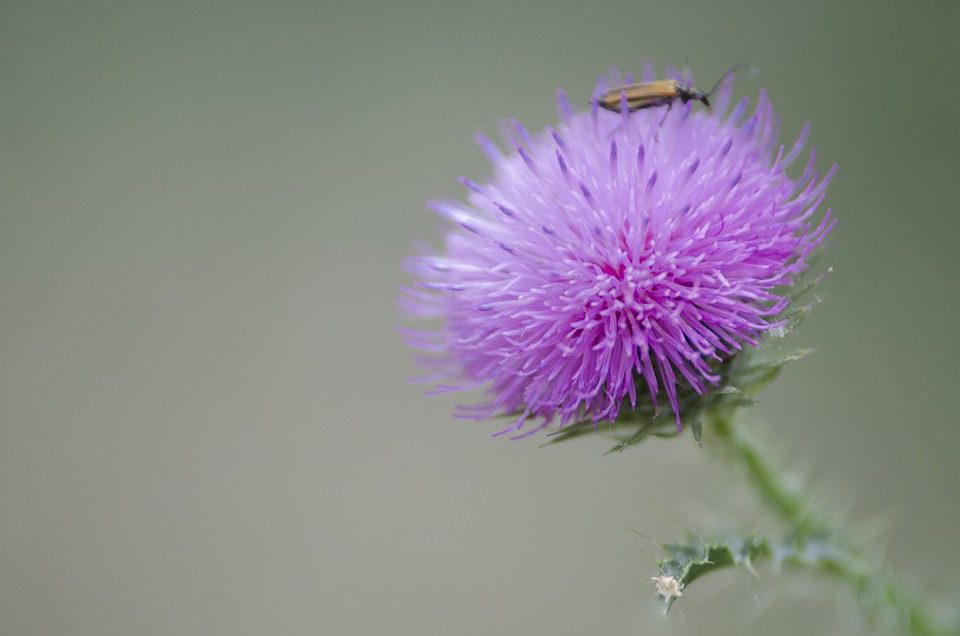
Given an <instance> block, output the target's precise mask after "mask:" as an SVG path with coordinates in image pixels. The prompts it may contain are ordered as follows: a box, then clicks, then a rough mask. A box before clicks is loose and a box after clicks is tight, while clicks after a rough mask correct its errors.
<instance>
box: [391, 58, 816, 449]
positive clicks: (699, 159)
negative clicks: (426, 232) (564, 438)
mask: <svg viewBox="0 0 960 636" xmlns="http://www.w3.org/2000/svg"><path fill="white" fill-rule="evenodd" d="M653 77H654V75H653V73H652V69H648V70H647V71H646V72H645V77H644V79H643V81H651V80H652V79H653ZM673 77H677V75H676V74H673ZM621 79H622V78H620V77H619V74H617V73H615V72H612V73H611V76H610V77H609V78H601V80H600V81H599V83H598V86H597V90H596V91H595V95H602V94H603V93H604V91H605V89H606V88H607V87H609V86H611V85H618V84H620V83H621ZM625 81H626V82H627V83H629V82H631V81H632V80H631V79H630V78H629V77H627V78H625ZM730 94H731V89H730V86H729V82H727V83H724V84H723V85H721V86H720V89H719V90H718V91H717V94H716V96H715V99H714V104H715V110H714V111H713V112H708V111H693V110H692V108H691V107H692V104H690V103H686V104H682V105H680V106H678V107H676V108H674V109H673V110H672V111H671V112H670V113H669V114H668V115H667V116H665V117H664V116H662V115H661V114H660V113H653V112H651V111H652V110H655V109H647V110H641V111H638V112H633V113H630V112H622V113H613V112H608V111H606V110H603V109H602V108H600V107H599V105H598V101H597V98H594V100H593V102H592V105H591V107H590V108H589V109H588V110H587V111H583V112H577V111H575V110H574V109H573V108H572V107H571V105H570V103H569V101H568V100H567V98H566V97H565V95H564V94H563V93H562V92H561V93H559V94H558V100H557V101H558V109H559V113H560V119H561V121H560V123H559V124H558V125H557V126H556V127H547V129H546V130H545V131H544V132H542V133H539V134H531V133H530V132H528V131H527V130H526V129H525V128H524V127H523V126H522V125H521V124H520V123H519V122H516V121H513V122H511V129H512V132H511V135H510V138H509V140H508V142H509V144H510V148H511V150H510V151H509V152H504V151H503V150H501V149H500V148H499V147H498V146H497V145H496V144H494V143H493V142H492V141H490V140H488V139H486V138H485V137H482V136H479V137H478V141H479V144H480V146H481V148H482V149H483V150H484V152H485V153H486V154H487V155H488V156H489V158H490V160H491V162H492V164H493V176H492V178H491V179H490V181H489V182H487V183H482V184H481V183H476V182H474V181H471V180H469V179H463V180H462V181H463V184H464V185H465V186H466V188H467V189H468V191H469V197H468V203H461V202H458V201H453V200H442V201H433V202H431V203H430V204H429V206H430V207H431V208H432V209H433V210H434V211H436V212H437V213H438V214H440V215H441V216H443V217H444V218H446V219H447V220H449V221H450V223H451V224H452V227H451V228H450V230H449V231H448V232H447V235H446V238H445V245H444V247H443V249H442V250H440V251H439V252H437V253H424V254H421V255H419V256H416V257H413V258H411V259H410V260H409V261H408V263H407V265H408V269H409V271H410V272H411V273H412V274H413V275H414V276H415V278H416V282H415V283H414V284H413V285H412V286H409V287H406V288H404V290H403V294H402V297H401V300H402V306H403V307H404V308H405V309H406V310H407V311H408V312H409V313H411V314H412V315H413V316H415V317H417V318H424V319H439V321H440V323H439V326H438V327H437V328H434V329H421V330H414V329H408V330H405V334H406V339H407V341H408V343H409V344H411V345H412V346H414V347H417V348H419V349H422V350H425V351H428V352H432V355H431V356H424V357H423V358H422V363H423V364H424V365H425V366H427V367H428V368H429V370H430V371H431V376H430V379H431V380H433V381H436V382H437V389H436V390H437V391H451V390H461V389H472V388H477V387H486V393H485V398H484V399H483V401H482V402H481V403H480V404H476V405H471V406H465V407H460V409H459V411H458V414H459V415H460V416H463V417H470V418H478V419H479V418H487V417H491V416H495V415H502V414H510V413H515V414H517V415H518V417H517V418H516V419H515V420H513V421H512V422H511V423H510V425H509V426H508V427H507V428H506V429H504V430H502V431H500V432H499V433H498V434H503V433H509V434H511V435H512V436H513V437H523V436H526V435H530V434H532V433H534V432H536V431H538V430H541V429H543V428H545V427H547V426H549V425H551V424H553V423H555V424H557V425H559V426H560V427H562V426H565V425H567V424H570V423H571V422H575V421H583V420H590V421H593V422H595V423H597V422H602V421H613V420H614V419H615V418H616V417H617V415H618V413H620V411H621V409H623V408H625V407H626V406H627V405H629V407H630V408H636V405H637V400H638V394H639V399H645V398H644V397H643V396H644V394H646V396H647V397H646V399H650V400H652V401H653V403H654V404H656V403H657V401H658V399H660V397H661V395H662V394H665V395H666V401H667V403H668V404H669V405H670V408H671V410H672V411H673V413H674V417H675V420H676V424H677V426H678V427H679V426H680V425H681V422H682V413H681V409H680V405H679V403H678V399H677V395H678V386H680V385H682V384H686V385H687V386H689V387H690V388H692V389H693V390H694V391H695V392H697V393H701V394H702V393H705V392H707V391H709V389H710V388H711V387H712V386H715V385H716V384H717V383H718V381H719V375H718V373H717V365H719V364H720V363H722V362H723V361H725V360H729V359H730V358H731V357H733V356H735V355H736V353H737V352H738V351H739V350H740V349H741V348H742V347H743V346H744V345H749V346H757V345H758V344H759V342H760V340H761V338H762V337H763V336H764V334H766V333H768V332H771V331H775V330H778V329H780V328H782V326H783V324H784V322H783V320H781V318H780V316H781V315H782V312H783V310H784V309H785V308H786V307H787V305H788V304H789V300H788V299H787V298H786V296H785V295H784V294H783V292H782V290H783V289H784V288H787V287H789V286H790V285H791V284H792V283H793V282H794V281H795V279H796V277H797V275H798V274H800V273H801V272H802V271H803V270H805V269H806V268H807V266H808V259H809V257H810V255H811V253H812V252H813V251H814V250H815V249H816V248H817V247H818V246H819V245H820V244H821V243H822V242H823V240H824V239H825V237H826V236H827V234H828V233H829V232H830V230H831V229H832V227H833V224H834V222H833V221H832V219H831V215H830V211H829V210H828V211H827V212H826V213H825V214H824V215H822V217H821V218H820V219H819V220H815V217H816V216H817V210H818V208H819V206H820V203H821V201H822V200H823V198H824V192H825V189H826V187H827V184H828V182H829V181H830V179H831V177H832V175H833V173H834V169H835V167H834V169H831V170H830V171H829V173H828V174H827V175H825V176H823V177H822V178H821V177H820V176H819V174H818V173H817V172H816V170H815V158H816V155H815V152H813V151H811V152H810V154H809V161H808V163H807V165H806V168H805V169H804V170H803V171H802V173H801V175H800V176H799V178H791V177H790V176H789V175H788V174H787V168H788V166H790V165H791V163H792V162H793V161H794V160H795V159H796V158H797V157H798V156H799V155H800V153H801V150H802V149H803V146H804V145H805V142H806V138H807V135H808V132H809V126H807V125H805V126H804V127H803V130H802V131H801V133H800V135H799V138H798V139H797V140H796V142H795V143H794V144H793V145H792V147H791V148H790V149H789V150H786V149H785V148H784V147H783V146H779V147H778V145H777V132H778V119H777V117H776V115H775V114H774V111H773V107H772V105H771V104H770V102H769V101H768V99H767V96H766V94H765V93H764V92H763V91H761V92H760V96H759V99H758V100H757V105H756V108H755V109H754V111H753V113H752V114H750V115H749V116H746V117H745V115H746V113H747V107H748V102H749V100H747V99H746V98H744V99H743V100H741V101H740V102H739V103H737V104H736V106H735V107H734V108H733V109H732V111H731V112H729V113H728V112H727V111H728V107H729V103H730Z"/></svg>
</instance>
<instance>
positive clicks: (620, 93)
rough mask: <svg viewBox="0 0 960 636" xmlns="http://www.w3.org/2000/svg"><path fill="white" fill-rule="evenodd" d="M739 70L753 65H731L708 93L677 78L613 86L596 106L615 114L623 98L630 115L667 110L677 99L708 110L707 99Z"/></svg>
mask: <svg viewBox="0 0 960 636" xmlns="http://www.w3.org/2000/svg"><path fill="white" fill-rule="evenodd" d="M742 68H752V65H751V64H750V63H749V62H740V63H739V64H734V65H733V66H731V67H730V69H729V70H727V72H726V73H724V74H723V76H721V78H720V79H719V80H718V81H717V83H716V84H714V85H713V88H711V89H710V90H709V91H702V90H700V89H699V88H694V87H692V86H689V85H686V84H684V83H683V82H682V81H680V80H677V79H661V80H653V81H652V82H639V83H636V84H624V85H623V86H614V87H613V88H610V89H608V90H607V91H606V92H604V93H603V94H602V95H601V96H600V97H598V98H597V105H598V106H600V108H602V109H604V110H609V111H611V112H614V113H619V112H621V110H620V109H621V104H622V100H623V99H625V100H626V103H627V112H630V113H633V112H636V111H638V110H643V109H645V108H656V107H657V106H667V107H668V109H669V108H672V107H673V103H674V102H675V101H677V100H680V101H681V102H682V103H684V104H686V103H687V102H689V101H698V102H700V103H702V104H703V105H704V106H706V107H707V108H710V96H711V95H713V93H714V92H715V91H716V90H717V89H718V88H720V85H721V84H723V83H724V80H725V79H727V78H730V79H731V80H732V79H733V74H734V73H735V72H736V71H738V70H740V69H742Z"/></svg>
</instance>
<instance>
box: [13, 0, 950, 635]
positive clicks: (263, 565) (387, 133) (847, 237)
mask: <svg viewBox="0 0 960 636" xmlns="http://www.w3.org/2000/svg"><path fill="white" fill-rule="evenodd" d="M958 8H960V5H958V4H957V3H951V2H927V3H924V2H920V3H910V4H909V5H908V4H906V3H892V2H881V3H878V2H844V3H837V2H834V1H827V0H815V1H811V2H769V1H760V0H758V1H746V2H734V3H724V5H723V6H721V4H720V3H715V2H707V1H700V2H689V3H646V2H637V1H635V0H629V1H623V2H573V3H570V2H507V1H503V0H486V1H484V2H456V3H454V2H435V3H431V2H409V3H395V2H355V3H343V4H334V3H327V2H303V3H295V2H262V3H255V2H96V3H94V2H89V3H73V2H43V1H37V0H34V1H28V2H26V1H25V2H12V1H9V0H8V1H5V2H3V3H2V4H0V633H3V634H31V635H32V634H97V635H112V634H117V635H120V634H123V635H126V634H230V635H231V636H236V635H238V634H418V635H424V634H444V635H445V634H551V635H554V636H562V635H568V634H570V635H572V634H584V633H589V634H598V635H606V634H633V633H647V634H658V633H662V634H678V635H680V634H702V633H707V632H709V633H711V634H715V635H722V634H738V635H744V634H771V633H776V634H810V633H831V634H861V633H872V632H873V628H871V627H869V626H867V625H864V624H863V623H862V622H861V621H860V619H859V615H858V614H857V612H856V611H850V610H849V609H847V606H848V605H849V602H848V601H849V598H848V597H847V596H846V593H845V591H844V590H842V589H841V588H838V587H836V586H834V585H833V584H832V583H830V582H828V581H824V580H822V579H817V578H811V577H799V579H798V578H797V577H789V576H788V577H777V576H776V575H774V574H773V573H771V572H769V571H761V578H760V579H759V580H756V579H753V578H751V577H749V576H748V575H746V574H745V573H743V572H737V573H731V574H730V575H728V576H717V577H715V578H714V579H712V580H705V581H704V582H703V583H702V584H701V585H698V586H696V587H691V588H690V590H688V593H687V594H685V595H684V597H683V599H682V602H681V603H680V604H678V605H677V608H678V609H680V610H681V612H682V613H675V614H671V615H670V616H668V617H664V616H662V615H661V614H660V611H659V606H658V604H657V603H656V602H655V600H654V594H653V588H652V586H650V585H649V583H648V581H649V577H650V576H651V575H652V574H653V573H654V571H655V569H654V563H653V561H652V559H651V558H650V556H649V553H652V552H655V548H654V547H653V546H651V545H650V544H649V543H648V542H645V541H644V540H643V539H642V538H640V537H639V536H637V535H636V534H633V533H632V532H630V531H629V530H628V526H629V527H633V528H637V529H640V530H642V531H643V532H645V533H647V534H649V535H651V536H653V537H656V538H657V539H663V540H669V539H672V538H677V537H680V536H681V535H682V534H683V533H684V531H685V530H687V529H689V530H692V531H698V530H710V529H712V528H714V527H717V526H718V525H723V524H724V523H728V522H730V521H734V520H741V521H742V522H743V523H744V524H746V525H748V526H749V524H751V523H754V522H760V521H762V514H761V513H760V512H759V511H757V509H756V507H755V505H754V502H753V500H752V499H751V497H750V496H749V494H748V493H746V492H745V491H743V489H742V487H741V486H739V485H738V483H737V478H736V477H735V476H733V475H731V474H730V473H729V471H728V470H727V469H726V468H725V467H724V466H723V465H722V464H720V463H718V462H716V461H715V460H714V459H713V458H712V456H711V454H710V453H709V452H707V451H705V450H703V449H700V448H698V447H697V446H696V444H694V443H693V442H692V441H691V440H690V439H689V438H684V439H681V440H672V441H659V442H654V443H649V444H647V445H643V446H641V447H638V448H635V449H633V450H632V451H630V452H627V453H624V454H621V455H616V456H609V457H603V456H602V454H601V453H602V451H603V450H605V449H606V448H607V446H608V442H607V440H605V439H594V440H587V441H583V442H579V443H572V444H570V445H561V446H557V447H551V448H543V449H541V448H538V444H539V442H538V440H528V441H524V442H514V443H511V442H508V441H504V440H502V439H496V440H494V439H491V438H490V433H492V432H493V431H494V430H496V429H497V427H498V423H464V422H460V421H457V420H454V419H452V418H451V416H450V411H451V408H452V406H453V403H454V402H455V398H449V399H447V398H425V397H423V396H422V395H421V387H417V386H411V385H409V384H407V383H405V381H404V378H405V377H407V376H410V375H412V374H413V373H415V371H416V370H415V368H414V366H413V362H412V354H411V353H410V352H409V351H407V350H406V349H405V348H404V347H403V345H402V344H401V342H400V339H399V337H398V336H397V334H396V333H395V331H394V329H395V325H396V324H397V321H398V318H397V312H396V309H395V300H396V290H397V287H398V285H400V284H401V283H402V282H403V281H404V280H405V278H404V275H403V274H402V272H401V271H400V268H399V264H400V262H401V261H402V259H403V258H404V257H405V256H406V255H407V254H408V253H410V252H411V250H412V245H413V243H414V242H415V241H416V240H418V239H420V238H426V239H430V240H434V241H436V240H437V239H438V238H439V236H440V234H439V230H438V228H439V223H438V221H437V219H436V218H435V217H434V216H433V215H431V214H430V213H428V212H427V211H426V210H425V209H424V208H423V201H424V200H425V199H427V198H429V197H434V196H438V195H450V196H461V195H462V192H461V187H460V186H459V185H458V184H457V181H456V177H457V176H458V175H468V176H470V177H473V178H476V179H483V178H484V177H485V176H486V175H487V174H488V173H487V166H486V163H485V160H484V158H483V156H482V154H481V153H480V152H479V151H478V150H477V149H476V148H475V147H474V145H473V142H472V136H473V133H474V132H475V131H478V130H479V131H484V132H486V133H488V134H495V133H496V129H497V122H498V121H500V120H502V119H504V118H506V117H508V116H513V115H515V116H518V117H519V118H520V119H521V120H523V121H524V122H525V123H526V124H527V125H528V126H529V127H530V128H531V129H539V128H540V127H542V126H543V125H546V124H548V123H551V122H552V121H554V118H555V114H554V106H553V95H554V91H555V89H556V88H557V87H560V86H563V87H565V88H566V89H567V90H568V91H569V93H570V94H571V95H572V96H573V97H574V98H577V99H580V98H582V99H583V100H585V99H586V98H587V96H588V95H589V92H590V89H591V87H592V84H593V80H594V77H595V76H596V75H597V74H599V73H601V72H603V71H605V70H606V68H607V67H608V66H609V65H610V64H618V65H620V66H621V67H622V68H625V69H639V67H640V64H641V62H642V61H643V60H645V59H649V60H652V61H653V62H654V63H656V64H657V65H658V67H660V68H662V67H663V66H664V65H665V64H667V63H675V64H679V65H682V64H684V62H685V61H686V60H689V63H690V66H691V67H692V68H693V70H694V72H695V73H696V75H697V77H698V78H699V79H700V80H701V81H702V83H707V84H709V83H710V82H712V80H713V79H714V78H716V77H718V76H719V75H720V73H721V72H722V71H723V70H724V69H725V68H726V67H727V66H729V65H730V64H732V63H734V62H737V61H740V60H750V61H751V62H753V63H754V64H756V65H757V66H758V67H760V69H761V71H762V73H761V74H760V75H759V76H758V77H756V78H753V79H750V80H747V81H744V82H741V83H740V84H738V86H737V87H736V91H737V93H739V94H750V95H755V94H756V91H757V90H758V88H759V87H761V86H763V87H766V88H767V89H768V90H769V92H770V95H771V98H772V99H773V101H774V104H775V105H776V106H777V108H778V110H779V112H780V114H781V115H782V121H783V127H782V134H783V136H784V138H788V137H789V138H791V139H792V137H793V136H794V135H795V134H796V133H797V131H799V129H800V126H801V125H802V123H803V121H804V120H807V119H809V120H810V121H812V122H813V124H814V128H813V135H812V143H813V144H814V145H815V146H816V147H817V149H818V153H819V156H820V157H821V162H820V167H821V169H826V168H828V167H829V165H830V163H832V162H834V161H836V162H837V163H839V164H840V172H839V175H838V176H837V178H836V179H835V181H834V183H833V185H832V186H831V188H830V192H829V197H828V203H829V205H831V206H832V207H833V208H834V209H835V211H836V215H837V217H838V218H839V220H840V225H839V227H838V229H837V231H836V233H835V236H834V239H833V242H832V245H831V249H830V251H829V253H828V255H827V256H826V258H825V259H824V262H825V263H827V264H830V265H832V266H833V267H834V269H835V271H834V273H833V274H832V275H831V276H830V277H829V278H828V279H827V280H826V282H825V283H824V284H823V286H822V287H821V295H822V296H823V297H824V299H825V302H824V303H823V304H821V305H820V306H819V308H818V309H817V310H816V312H815V313H814V314H813V315H812V316H811V317H810V318H809V319H808V321H807V322H806V323H805V324H804V325H803V328H802V332H801V334H800V335H799V336H797V337H796V338H795V342H796V344H799V345H804V346H817V347H819V351H818V353H817V354H816V355H814V356H813V357H810V358H808V359H806V360H804V361H803V362H802V363H800V364H797V365H796V366H794V367H792V368H790V369H789V371H788V372H787V373H786V374H785V375H784V377H783V378H782V379H781V380H780V381H779V382H778V383H776V384H775V385H774V386H773V387H772V388H770V389H769V390H768V391H767V392H766V393H765V394H764V395H763V401H762V403H761V404H760V405H759V406H758V407H756V408H754V409H753V410H752V411H750V412H749V413H746V414H745V417H746V418H747V419H748V420H749V422H750V425H751V426H752V427H753V430H754V431H756V432H757V433H758V434H760V435H761V436H763V437H765V438H766V439H767V440H769V441H770V442H771V443H772V444H773V445H774V446H775V447H776V448H777V449H778V450H779V456H781V457H782V458H783V461H784V462H786V464H787V465H788V466H790V467H792V468H795V469H798V470H802V471H806V472H807V473H809V474H810V475H811V476H812V484H811V486H812V488H813V490H814V491H815V492H817V493H819V495H818V496H820V497H821V498H822V499H823V500H824V501H825V502H828V503H830V504H831V505H832V506H835V507H836V508H837V509H842V510H843V511H844V512H845V514H846V518H848V519H854V520H863V519H867V518H872V517H874V516H876V515H879V518H880V519H881V522H880V523H879V524H878V526H879V527H880V529H881V530H883V532H882V533H881V534H880V535H879V536H878V537H876V538H875V539H874V540H873V541H872V545H873V547H874V548H875V549H877V550H879V551H882V552H884V553H885V554H886V555H887V556H888V558H889V560H890V562H891V563H892V564H893V565H894V566H895V567H896V568H897V569H898V571H899V572H900V574H901V575H902V576H903V577H904V579H905V580H909V581H913V582H915V583H917V584H918V585H919V586H920V589H922V590H924V591H925V592H927V593H929V594H930V595H931V597H935V598H939V599H941V600H942V601H943V602H944V604H946V605H950V603H951V602H955V601H956V599H957V598H960V575H958V574H957V572H958V571H960V551H958V550H957V549H956V527H957V524H958V523H960V507H958V503H960V500H958V494H957V486H958V481H960V462H958V461H957V452H958V451H957V448H958V446H960V427H958V426H957V417H956V403H957V400H956V388H955V384H956V370H955V363H956V361H957V360H958V358H960V345H958V336H957V310H958V300H960V286H958V284H957V279H958V273H960V271H958V267H957V260H956V253H957V250H956V240H957V239H956V237H957V235H958V231H960V213H958V212H960V211H958V203H957V202H958V199H960V185H958V184H960V180H958V178H957V174H958V168H960V161H958V157H957V152H958V151H957V149H958V148H960V118H958V116H957V115H958V107H957V104H958V102H960V88H958V87H960V83H958V82H957V77H958V71H960V58H958V56H957V51H956V42H957V40H956V37H957V32H958V30H960V10H958ZM578 96H579V97H578ZM707 434H708V435H709V432H708V433H707ZM797 581H799V582H797Z"/></svg>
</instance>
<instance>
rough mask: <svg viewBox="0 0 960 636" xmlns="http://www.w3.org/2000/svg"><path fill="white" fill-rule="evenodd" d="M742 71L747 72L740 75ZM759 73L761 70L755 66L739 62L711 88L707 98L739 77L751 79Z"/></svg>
mask: <svg viewBox="0 0 960 636" xmlns="http://www.w3.org/2000/svg"><path fill="white" fill-rule="evenodd" d="M742 70H746V71H747V72H746V73H743V74H739V73H738V71H742ZM758 72H759V69H758V68H757V67H756V66H754V65H753V64H751V63H750V62H737V63H736V64H734V65H733V66H731V67H730V68H728V69H727V70H726V72H725V73H724V74H723V75H721V76H720V79H718V80H717V83H716V84H714V85H713V88H711V89H710V90H709V92H707V97H710V96H711V95H713V94H714V93H715V92H716V91H717V89H718V88H720V87H721V86H726V85H727V84H729V83H730V82H732V81H733V80H735V79H736V78H737V77H751V76H753V75H755V74H756V73H758Z"/></svg>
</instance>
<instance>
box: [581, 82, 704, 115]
mask: <svg viewBox="0 0 960 636" xmlns="http://www.w3.org/2000/svg"><path fill="white" fill-rule="evenodd" d="M677 100H680V101H681V102H683V103H684V104H686V103H687V102H689V101H690V100H696V101H699V102H702V103H703V105H704V106H707V107H709V106H710V95H709V94H708V93H704V92H703V91H702V90H699V89H696V88H691V87H688V86H684V85H683V84H681V83H680V81H679V80H674V79H665V80H654V81H652V82H640V83H638V84H625V85H623V86H614V87H613V88H611V89H609V90H607V91H606V92H605V93H604V94H603V95H601V96H600V97H599V98H598V99H597V104H598V105H599V106H600V108H603V109H604V110H609V111H612V112H614V113H619V112H621V110H622V106H623V103H624V102H626V106H627V111H628V112H631V113H632V112H634V111H638V110H643V109H644V108H654V107H656V106H669V105H672V104H673V102H675V101H677Z"/></svg>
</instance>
